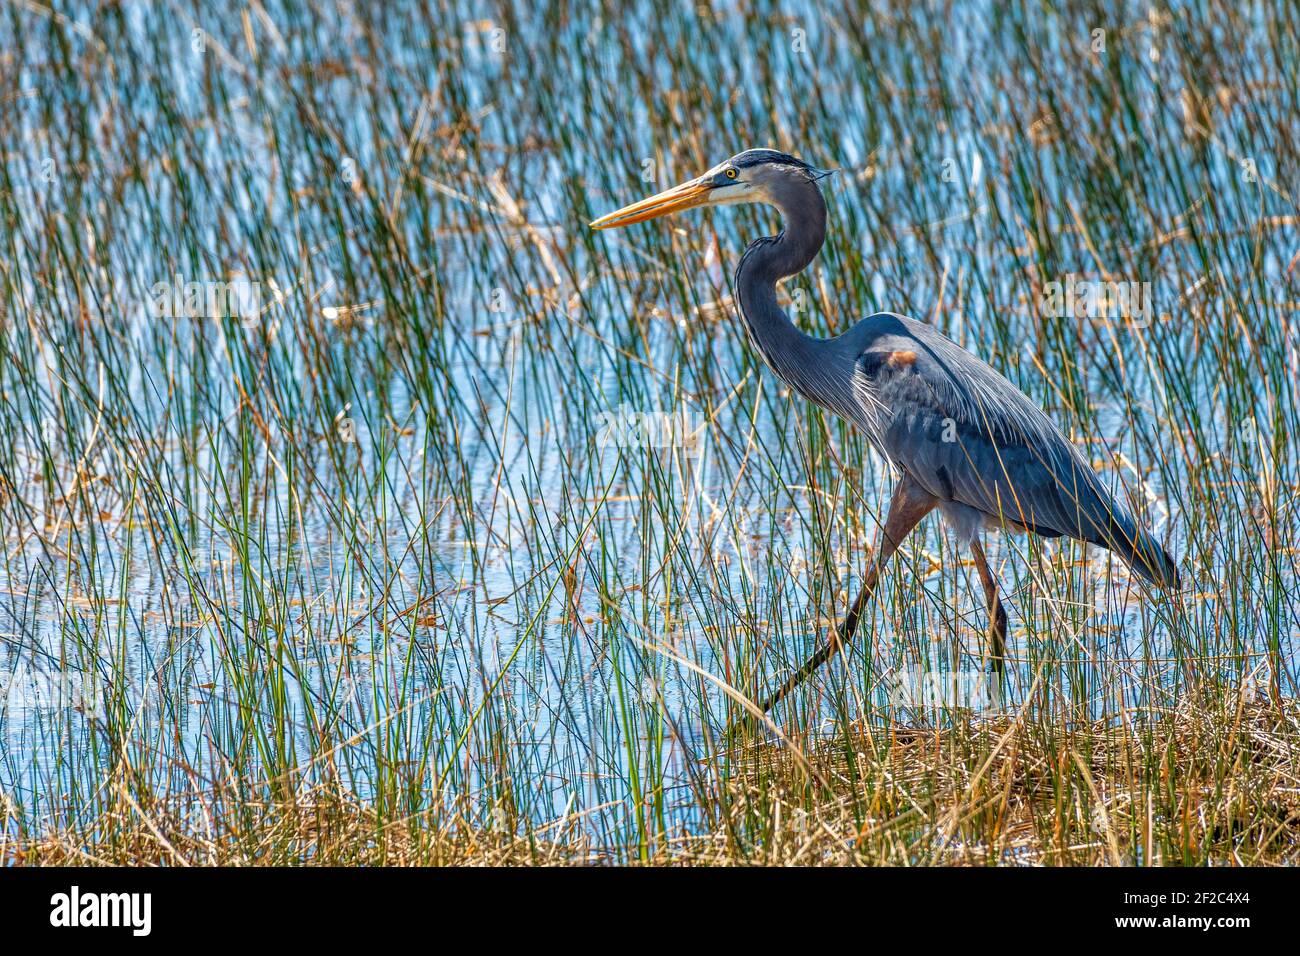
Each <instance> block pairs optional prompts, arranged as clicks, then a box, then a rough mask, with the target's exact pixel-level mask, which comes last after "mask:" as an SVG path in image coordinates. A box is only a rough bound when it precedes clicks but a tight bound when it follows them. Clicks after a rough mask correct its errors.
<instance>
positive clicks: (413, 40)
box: [0, 0, 1300, 864]
mask: <svg viewBox="0 0 1300 956" xmlns="http://www.w3.org/2000/svg"><path fill="white" fill-rule="evenodd" d="M0 22H2V23H3V25H2V26H0V37H3V43H0V76H3V80H4V81H3V83H2V84H0V102H2V103H3V106H2V108H0V143H3V161H2V162H0V221H2V222H3V227H2V228H0V241H2V243H3V255H0V350H3V356H2V357H0V532H2V534H3V545H4V555H3V572H2V573H3V582H2V589H0V672H2V673H0V676H3V677H4V678H5V684H4V687H3V689H4V699H3V701H0V859H4V860H5V861H6V862H47V861H56V862H86V863H102V862H112V863H122V862H160V863H167V864H182V863H185V864H202V863H281V864H283V863H317V862H319V863H342V864H348V863H362V862H366V863H408V862H409V863H426V862H488V863H491V862H534V863H545V862H581V861H602V862H646V863H655V862H706V863H707V862H799V863H816V862H882V863H917V862H923V863H977V864H986V863H1017V862H1046V863H1053V864H1075V863H1093V862H1110V863H1121V862H1123V863H1139V864H1162V863H1164V864H1168V863H1180V864H1198V863H1211V862H1213V863H1242V864H1254V863H1265V862H1296V861H1297V859H1298V857H1300V842H1298V837H1300V831H1298V827H1300V798H1298V797H1297V794H1298V793H1300V790H1298V789H1297V786H1298V784H1300V755H1298V753H1297V744H1298V741H1297V732H1298V730H1300V711H1298V710H1297V707H1296V703H1295V697H1296V683H1295V680H1296V646H1295V635H1296V631H1297V609H1298V606H1300V605H1298V603H1297V593H1296V589H1297V580H1296V573H1295V554H1296V547H1297V545H1296V541H1297V531H1298V530H1300V515H1298V514H1297V506H1296V495H1295V489H1296V482H1297V464H1298V456H1297V452H1296V446H1295V441H1294V436H1295V435H1296V433H1297V426H1298V425H1300V401H1298V400H1297V396H1298V395H1300V391H1298V383H1297V376H1298V375H1300V355H1298V342H1297V336H1296V332H1295V314H1296V310H1297V308H1298V307H1300V277H1298V276H1297V262H1300V253H1297V249H1298V248H1300V246H1298V245H1297V224H1298V219H1297V216H1298V215H1300V212H1298V210H1297V208H1296V196H1297V190H1298V189H1300V182H1298V181H1297V170H1300V163H1298V162H1297V161H1298V160H1300V143H1297V138H1296V137H1297V131H1298V130H1300V122H1298V119H1297V117H1298V115H1300V114H1298V112H1297V111H1298V109H1300V86H1298V85H1297V79H1296V71H1295V69H1294V65H1295V64H1296V63H1297V62H1300V24H1298V22H1297V9H1296V8H1295V7H1294V6H1291V5H1287V4H1274V3H1246V4H1235V5H1224V4H1218V3H1212V2H1189V3H1180V4H1173V5H1167V4H1164V3H1158V4H1155V5H1151V4H1148V3H1146V2H1143V3H1141V4H1136V3H1120V2H1088V3H1062V4H1057V3H1027V2H1012V3H1009V4H988V3H983V2H971V3H956V2H952V3H898V4H894V5H888V8H885V7H882V6H881V5H878V4H866V3H863V4H861V5H854V4H835V3H828V4H822V3H799V4H784V3H770V2H763V0H755V2H742V3H738V4H737V3H723V2H713V3H697V2H691V3H672V4H668V5H667V6H666V7H665V6H661V5H658V4H651V3H639V4H630V5H629V4H622V3H607V4H602V3H563V4H529V3H488V4H479V3H456V2H441V3H436V4H434V5H433V6H428V5H425V4H419V3H400V4H353V3H350V2H329V3H326V2H311V0H309V2H286V3H272V2H264V0H252V2H250V3H247V4H240V5H235V6H229V5H223V4H209V3H192V2H177V3H170V4H165V5H164V4H159V5H152V4H135V3H121V4H116V3H109V4H86V3H70V4H63V3H58V4H53V5H47V4H45V3H42V2H31V3H15V4H9V5H6V6H5V7H4V8H3V9H0ZM765 145H770V146H776V147H780V148H783V149H786V150H789V151H792V152H795V153H798V154H800V155H802V156H803V157H804V158H806V159H808V160H810V161H812V162H815V163H817V164H819V165H821V166H827V167H838V168H839V169H840V170H841V172H840V173H839V175H838V176H836V177H833V178H832V179H830V180H828V181H827V188H828V201H829V204H830V207H831V216H832V222H831V235H830V238H829V241H828V243H827V246H826V248H825V250H824V251H823V253H822V255H821V257H820V258H819V259H818V260H817V262H816V263H814V265H813V266H812V267H811V268H810V270H809V271H808V272H807V273H805V274H804V275H802V276H800V277H798V278H797V279H795V280H792V281H791V282H789V283H788V284H787V285H786V286H785V293H786V294H788V296H789V302H790V308H791V309H792V310H793V311H794V314H795V316H796V318H797V320H798V321H799V323H800V324H801V325H802V326H803V327H804V328H806V329H807V330H809V331H811V332H815V333H818V334H831V333H835V332H838V331H842V330H843V329H844V328H846V327H847V326H848V325H849V324H850V323H851V322H853V321H854V320H856V319H857V318H860V317H862V316H864V315H867V314H869V313H871V312H873V311H877V310H882V309H888V310H892V311H898V312H903V313H907V314H910V315H913V316H915V317H918V318H923V319H926V320H928V321H931V322H933V323H934V324H935V325H936V326H938V327H939V328H940V329H942V330H943V331H944V332H945V333H947V334H948V335H950V336H952V337H953V338H955V339H956V340H957V341H959V342H961V343H962V344H964V345H965V346H967V347H968V348H970V349H971V350H972V351H974V352H975V353H976V354H978V355H980V356H982V357H983V358H985V359H986V360H987V361H989V362H990V363H992V364H993V365H994V366H995V367H996V368H998V369H1000V370H1002V371H1003V372H1004V373H1005V374H1007V375H1008V376H1009V377H1010V378H1011V379H1012V380H1013V381H1015V382H1016V383H1017V384H1018V385H1019V386H1020V387H1022V388H1023V389H1024V390H1025V392H1026V393H1027V394H1029V395H1030V396H1032V397H1033V398H1034V399H1035V400H1036V401H1038V402H1039V403H1041V404H1042V406H1043V407H1044V408H1045V409H1046V410H1047V411H1048V412H1049V413H1050V414H1051V415H1052V416H1053V418H1054V419H1055V420H1056V421H1057V422H1059V423H1060V424H1061V426H1062V427H1063V429H1064V430H1065V431H1066V432H1067V434H1069V435H1071V436H1072V437H1073V438H1075V439H1076V440H1077V441H1078V442H1079V443H1080V445H1081V447H1083V448H1084V449H1085V451H1086V454H1087V455H1088V456H1089V457H1090V458H1091V459H1092V460H1093V461H1094V462H1095V464H1096V466H1097V468H1098V469H1099V471H1100V472H1101V473H1102V474H1103V475H1104V476H1105V478H1106V480H1107V481H1108V482H1112V483H1113V484H1114V486H1115V487H1117V488H1120V489H1123V492H1122V493H1123V494H1124V495H1125V496H1126V497H1127V498H1128V499H1129V500H1131V501H1132V502H1133V504H1134V507H1135V508H1136V509H1137V510H1138V511H1139V513H1140V514H1141V515H1142V516H1143V518H1144V520H1145V521H1146V522H1147V523H1148V524H1149V526H1151V527H1153V528H1154V529H1155V530H1156V532H1157V534H1158V536H1159V537H1161V538H1162V539H1163V540H1165V541H1166V542H1167V543H1168V546H1169V547H1170V549H1171V550H1172V551H1173V552H1174V553H1175V554H1177V555H1179V556H1180V560H1181V563H1182V568H1183V574H1184V578H1185V580H1186V581H1187V582H1188V586H1187V589H1186V590H1185V592H1184V593H1183V594H1181V595H1177V596H1154V595H1149V594H1143V593H1142V592H1141V591H1140V590H1139V589H1137V587H1136V586H1135V585H1134V584H1133V582H1132V581H1131V579H1130V578H1129V575H1128V573H1127V571H1126V569H1125V568H1124V567H1123V565H1122V564H1121V563H1119V562H1118V561H1114V560H1111V559H1110V558H1109V556H1108V555H1106V554H1104V553H1101V552H1099V551H1095V550H1088V551H1085V550H1084V549H1083V548H1082V547H1080V546H1078V545H1074V544H1070V543H1064V544H1061V543H1045V542H1041V541H1028V540H1024V539H1017V540H1008V541H999V542H996V543H995V544H994V546H993V550H992V554H993V556H994V557H995V559H996V566H997V570H998V572H999V574H1000V576H1001V578H1002V582H1003V586H1004V589H1005V592H1006V598H1007V602H1008V607H1009V611H1010V614H1011V628H1012V630H1011V638H1010V652H1011V658H1012V661H1011V665H1010V666H1009V669H1008V682H1007V686H1006V688H1005V689H1004V691H1003V693H1002V697H1001V699H1000V700H996V701H993V700H989V699H988V695H987V694H986V693H985V692H986V691H987V689H988V688H987V687H985V686H984V685H982V684H981V683H980V681H979V679H978V678H979V676H980V675H982V674H984V670H983V669H982V666H983V660H982V655H983V653H984V650H983V647H984V645H983V634H984V630H985V628H986V622H985V615H984V610H983V606H982V605H983V602H982V599H981V595H980V590H979V584H978V579H977V578H976V577H975V575H974V574H973V571H972V569H971V568H969V567H967V565H966V564H965V563H964V560H963V558H964V555H963V554H962V553H961V552H960V551H959V550H958V549H957V548H956V547H955V546H954V544H953V542H952V541H951V540H949V539H947V538H946V537H945V536H944V534H943V531H942V528H941V527H940V526H939V524H938V523H937V522H936V521H931V522H927V523H926V525H924V526H923V532H922V533H921V534H919V535H917V536H916V537H914V538H913V539H912V540H911V541H910V542H909V544H908V546H907V547H906V548H905V549H904V550H903V552H902V555H901V557H900V559H899V560H898V561H897V562H896V564H895V565H894V566H893V567H892V568H891V570H890V572H889V574H888V575H887V576H886V579H885V580H884V582H883V585H882V588H881V590H880V591H879V592H878V598H877V600H876V602H875V603H874V605H873V606H872V608H871V609H870V611H869V613H868V616H867V618H866V619H865V620H864V623H863V627H862V629H861V631H860V635H859V638H858V641H857V642H856V644H855V646H854V647H852V648H851V649H850V652H849V653H848V654H847V655H846V656H845V657H844V658H843V659H842V660H840V661H837V662H836V663H835V664H833V665H832V666H829V667H827V668H825V669H824V671H823V672H821V673H819V674H818V675H817V676H816V677H815V678H814V679H813V680H811V681H809V683H808V684H807V685H806V686H805V687H804V688H802V689H801V690H800V691H799V692H798V693H796V694H794V695H792V696H791V697H790V698H789V699H787V700H786V701H784V702H782V704H781V705H780V706H779V707H778V708H777V709H776V710H775V711H774V713H773V715H772V718H773V725H772V726H771V727H763V728H760V730H758V731H757V732H754V733H751V734H747V735H742V736H739V737H728V736H727V735H726V728H727V727H728V726H729V724H730V723H731V722H732V721H734V720H735V718H736V717H737V716H739V715H740V714H741V713H742V710H741V708H740V705H739V704H738V702H737V701H738V698H740V697H750V698H753V697H757V696H759V695H761V694H762V693H763V691H764V690H765V689H768V688H771V687H773V686H774V685H775V684H776V683H778V682H779V681H780V680H781V679H782V678H783V677H784V676H785V675H786V674H787V673H788V672H789V669H790V668H792V667H795V666H797V665H798V663H799V662H800V661H801V660H803V659H804V658H805V657H806V656H807V655H808V654H809V653H810V652H811V650H812V649H813V648H814V646H816V645H817V644H818V643H819V642H820V641H821V639H822V638H823V636H824V634H825V633H826V631H827V629H828V628H829V627H830V626H832V624H833V622H834V621H835V620H837V619H838V617H839V616H840V615H842V614H843V612H844V609H845V606H846V604H847V601H848V598H849V596H851V593H852V592H853V591H854V589H855V587H856V584H857V582H858V581H859V580H860V576H861V574H862V572H863V571H864V569H865V564H866V556H867V553H868V548H869V546H870V543H871V541H872V539H873V537H874V535H875V533H876V529H877V527H878V522H879V520H880V515H881V513H882V505H883V503H884V501H885V500H886V496H887V494H888V490H889V487H890V483H891V481H892V478H891V476H890V474H889V472H888V468H887V466H886V464H885V463H884V462H883V461H881V460H880V459H879V458H877V457H876V456H875V455H874V454H873V453H872V452H870V451H869V450H868V448H867V447H866V445H865V444H864V442H863V440H862V438H861V437H860V436H859V435H857V434H855V433H854V432H853V431H852V430H851V429H849V428H848V427H847V426H846V425H845V424H844V423H842V422H840V421H838V420H835V419H832V418H830V417H829V416H826V415H823V414H821V413H820V412H819V411H817V410H816V409H815V408H812V407H809V406H807V405H806V404H805V403H803V402H802V401H800V400H798V398H797V396H793V395H791V394H789V393H787V392H786V390H785V389H784V388H783V387H782V385H781V384H780V383H779V382H778V381H777V380H776V379H775V378H774V377H773V376H772V374H771V373H770V372H768V371H767V370H766V369H765V368H763V367H762V366H761V365H760V364H759V362H758V360H757V359H756V357H755V356H754V354H753V353H752V351H751V350H750V349H749V347H748V345H747V343H746V341H745V337H744V335H743V332H742V330H741V328H740V326H739V323H738V319H737V316H736V306H735V303H734V302H733V301H732V299H731V296H730V281H731V271H732V268H733V267H734V263H735V262H736V261H737V260H738V258H739V256H740V254H741V252H742V250H743V249H744V247H745V245H746V243H747V242H748V241H750V240H751V239H753V238H755V237H757V236H759V235H763V234H768V233H770V232H772V231H773V230H774V229H775V228H777V226H776V223H775V221H774V220H773V217H772V216H771V214H770V213H769V212H767V211H764V210H761V209H750V208H739V209H727V210H722V211H717V212H712V213H699V214H696V215H690V216H684V217H681V218H679V219H674V220H668V221H662V222H656V223H652V224H647V225H644V226H639V227H636V228H635V229H629V230H624V231H620V232H617V233H593V232H591V231H590V230H588V229H587V228H586V227H585V223H586V222H587V221H588V220H589V219H591V218H592V217H593V216H594V215H596V214H599V213H602V212H606V211H608V210H610V209H612V208H614V207H615V206H618V205H622V204H623V203H625V202H628V201H630V200H632V199H634V198H638V197H639V196H640V195H642V194H647V193H649V192H652V191H655V190H657V189H659V188H662V187H664V186H665V185H668V184H670V183H671V182H675V181H678V180H680V179H683V178H686V177H687V176H690V175H693V174H695V173H697V172H699V171H702V170H703V169H705V168H707V167H708V166H710V165H712V164H713V163H715V162H717V161H719V160H720V159H722V158H724V157H725V156H727V155H730V154H731V153H733V152H735V151H737V150H739V149H741V148H744V147H747V146H765ZM1075 282H1083V283H1094V284H1100V285H1102V286H1105V287H1107V288H1109V287H1111V286H1112V285H1118V284H1120V283H1124V284H1128V283H1134V284H1136V285H1135V286H1134V287H1135V288H1137V289H1139V290H1142V291H1143V293H1144V295H1146V296H1148V297H1149V298H1148V300H1147V301H1149V302H1150V304H1151V305H1152V308H1151V310H1150V312H1149V314H1146V315H1142V314H1129V315H1127V316H1126V315H1123V314H1117V313H1116V312H1115V310H1112V309H1103V310H1102V311H1103V312H1104V313H1105V314H1102V315H1091V316H1077V315H1075V314H1072V312H1071V310H1062V309H1060V308H1057V309H1052V308H1046V307H1045V305H1044V304H1045V303H1046V302H1048V301H1049V299H1050V296H1051V287H1052V284H1053V283H1058V284H1063V283H1075ZM230 284H235V286H236V291H233V292H232V291H231V288H230ZM1126 287H1127V286H1126ZM239 289H242V290H243V291H242V292H240V291H238V290H239ZM161 303H170V304H172V305H175V306H176V308H175V309H163V308H161V307H160V304H161ZM187 306H190V307H192V308H188V311H192V312H196V313H199V314H197V315H189V314H187ZM169 311H170V312H171V314H166V313H167V312H169ZM177 312H179V313H180V314H179V315H178V314H176V313H177ZM659 415H662V416H664V419H663V420H668V419H671V420H672V421H675V422H677V423H678V424H677V425H675V426H673V427H670V428H667V429H666V430H663V429H661V430H660V431H659V432H658V433H657V434H658V438H657V439H655V440H652V441H649V442H647V441H644V440H642V441H638V440H635V436H637V435H643V432H640V431H631V432H627V434H624V435H623V437H624V438H625V439H627V440H624V441H611V440H610V436H611V432H612V431H613V432H620V430H619V429H618V428H615V429H612V430H611V428H610V422H611V421H612V420H613V421H616V422H617V421H624V420H625V418H626V417H627V416H659ZM620 433H621V432H620ZM628 435H632V436H633V437H632V438H628ZM972 687H974V689H975V691H976V693H974V694H973V695H972V694H965V695H962V694H958V693H957V690H958V689H965V690H967V691H969V690H971V688H972ZM918 688H920V689H928V690H929V691H931V693H930V694H929V696H928V697H925V696H922V697H920V698H918V696H917V695H916V694H915V693H911V694H910V695H909V693H908V692H909V691H911V692H916V691H917V690H918Z"/></svg>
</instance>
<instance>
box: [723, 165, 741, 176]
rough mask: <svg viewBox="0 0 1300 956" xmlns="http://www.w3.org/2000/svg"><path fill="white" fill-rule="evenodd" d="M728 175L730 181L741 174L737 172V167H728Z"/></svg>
mask: <svg viewBox="0 0 1300 956" xmlns="http://www.w3.org/2000/svg"><path fill="white" fill-rule="evenodd" d="M726 175H727V178H728V179H735V178H736V177H737V176H739V175H740V173H738V172H737V171H736V167H735V166H728V167H727V170H726Z"/></svg>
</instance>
